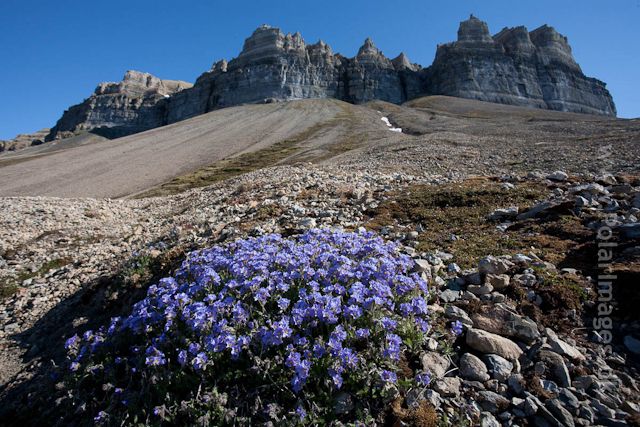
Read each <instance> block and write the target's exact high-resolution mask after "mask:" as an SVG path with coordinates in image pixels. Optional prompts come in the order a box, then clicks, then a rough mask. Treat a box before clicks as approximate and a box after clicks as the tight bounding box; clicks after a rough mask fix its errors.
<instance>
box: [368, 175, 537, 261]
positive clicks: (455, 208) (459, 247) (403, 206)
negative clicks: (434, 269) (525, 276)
mask: <svg viewBox="0 0 640 427" xmlns="http://www.w3.org/2000/svg"><path fill="white" fill-rule="evenodd" d="M500 185H501V183H498V182H492V181H490V180H468V181H465V182H463V183H459V184H454V185H439V186H429V185H424V184H419V185H415V186H411V187H409V188H407V189H406V190H403V192H401V193H400V192H397V193H393V194H391V197H389V198H388V199H387V200H386V201H385V202H383V203H381V204H380V206H378V208H376V209H374V210H372V211H369V212H367V213H368V215H369V216H370V217H371V218H370V221H369V223H368V224H367V225H366V227H367V229H372V230H376V231H380V230H381V229H382V228H384V227H385V226H389V225H394V224H396V223H398V224H401V225H408V226H410V227H411V228H409V229H407V231H410V230H411V229H412V228H413V227H416V226H417V225H418V224H421V225H422V227H423V228H424V229H425V231H424V232H423V233H421V234H420V235H419V237H418V245H417V246H416V249H417V250H418V251H420V252H434V251H435V250H436V249H441V250H446V251H449V252H450V253H452V254H454V256H455V261H456V262H457V263H458V264H460V266H461V267H463V268H467V267H472V266H475V265H476V264H477V262H478V261H479V260H480V259H481V258H482V257H484V256H486V255H502V254H505V253H509V254H514V253H517V252H523V251H528V250H530V248H529V247H528V246H527V244H526V243H525V242H522V241H520V240H518V239H513V238H511V237H510V235H509V233H504V232H502V231H499V230H497V229H496V223H494V222H491V221H488V220H487V216H488V215H489V214H491V213H492V212H493V211H494V210H495V209H497V208H506V207H509V206H518V205H520V206H522V205H530V204H533V202H534V201H535V200H536V199H539V198H540V197H542V196H543V195H544V194H545V193H544V192H543V191H542V188H540V187H539V186H535V185H533V184H531V185H527V184H522V185H521V186H519V187H518V188H517V189H515V190H501V189H500ZM452 235H455V236H456V237H457V240H452V239H451V236H452Z"/></svg>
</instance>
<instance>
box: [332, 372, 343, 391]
mask: <svg viewBox="0 0 640 427" xmlns="http://www.w3.org/2000/svg"><path fill="white" fill-rule="evenodd" d="M329 376H330V377H331V379H332V380H333V384H334V385H335V386H336V388H340V387H342V375H340V373H339V372H338V371H337V370H336V369H334V368H329Z"/></svg>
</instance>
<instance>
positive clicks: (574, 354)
mask: <svg viewBox="0 0 640 427" xmlns="http://www.w3.org/2000/svg"><path fill="white" fill-rule="evenodd" d="M547 343H548V344H549V345H551V348H552V349H553V351H555V352H556V353H558V354H561V355H563V356H566V357H568V358H570V359H572V360H574V361H575V362H582V361H584V360H585V357H584V355H583V354H582V353H580V351H578V349H577V348H575V347H574V346H572V345H570V344H569V343H567V342H566V341H563V340H561V339H560V338H558V337H557V336H556V337H549V339H548V341H547Z"/></svg>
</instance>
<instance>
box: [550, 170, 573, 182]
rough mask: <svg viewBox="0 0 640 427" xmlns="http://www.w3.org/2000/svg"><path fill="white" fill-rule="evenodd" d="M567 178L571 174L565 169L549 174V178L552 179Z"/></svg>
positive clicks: (564, 179) (562, 179) (560, 179)
mask: <svg viewBox="0 0 640 427" xmlns="http://www.w3.org/2000/svg"><path fill="white" fill-rule="evenodd" d="M567 178H569V175H567V174H566V173H565V172H563V171H555V172H553V173H550V174H549V175H547V179H550V180H552V181H566V180H567Z"/></svg>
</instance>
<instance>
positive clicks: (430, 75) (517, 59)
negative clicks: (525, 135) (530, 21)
mask: <svg viewBox="0 0 640 427" xmlns="http://www.w3.org/2000/svg"><path fill="white" fill-rule="evenodd" d="M423 81H424V82H425V86H424V90H425V92H426V93H429V94H437V95H448V96H456V97H461V98H470V99H477V100H481V101H489V102H496V103H501V104H512V105H519V106H524V107H536V108H546V109H550V110H558V111H570V112H574V113H587V114H600V115H605V116H615V115H616V109H615V105H614V103H613V99H612V97H611V95H610V94H609V92H608V91H607V90H606V87H605V86H606V85H605V84H604V83H603V82H601V81H599V80H597V79H593V78H589V77H586V76H585V75H584V74H583V73H582V70H581V69H580V66H579V65H578V64H577V63H576V61H575V59H574V58H573V55H572V53H571V47H569V43H568V42H567V38H566V37H564V36H562V35H561V34H559V33H558V32H557V31H556V30H555V29H554V28H553V27H548V26H546V25H544V26H542V27H540V28H538V29H536V30H534V31H532V32H528V31H527V29H526V28H525V27H517V28H505V29H503V30H502V31H500V32H499V33H498V34H496V35H495V36H493V37H492V36H491V35H490V33H489V29H488V27H487V24H486V23H485V22H482V21H480V20H479V19H478V18H475V17H474V16H473V15H472V16H471V18H470V19H469V20H468V21H465V22H462V23H461V24H460V30H459V31H458V41H455V42H452V43H447V44H444V45H439V46H438V49H437V52H436V57H435V60H434V62H433V65H431V66H430V67H429V68H428V69H427V70H426V71H425V73H424V75H423Z"/></svg>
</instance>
